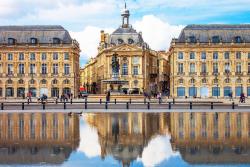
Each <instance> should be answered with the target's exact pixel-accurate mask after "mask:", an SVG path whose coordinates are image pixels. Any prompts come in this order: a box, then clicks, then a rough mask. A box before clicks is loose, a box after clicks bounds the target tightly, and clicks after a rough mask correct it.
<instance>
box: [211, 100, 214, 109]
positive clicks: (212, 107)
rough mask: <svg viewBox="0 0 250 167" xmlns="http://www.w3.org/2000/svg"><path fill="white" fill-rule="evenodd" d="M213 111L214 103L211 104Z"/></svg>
mask: <svg viewBox="0 0 250 167" xmlns="http://www.w3.org/2000/svg"><path fill="white" fill-rule="evenodd" d="M213 109H214V103H213V102H211V110H213Z"/></svg>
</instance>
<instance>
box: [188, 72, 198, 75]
mask: <svg viewBox="0 0 250 167" xmlns="http://www.w3.org/2000/svg"><path fill="white" fill-rule="evenodd" d="M189 75H197V72H189Z"/></svg>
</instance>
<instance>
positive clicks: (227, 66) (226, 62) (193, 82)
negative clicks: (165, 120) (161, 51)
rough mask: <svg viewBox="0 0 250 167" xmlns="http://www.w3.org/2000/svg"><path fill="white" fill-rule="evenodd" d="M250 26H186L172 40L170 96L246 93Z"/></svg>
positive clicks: (249, 88)
mask: <svg viewBox="0 0 250 167" xmlns="http://www.w3.org/2000/svg"><path fill="white" fill-rule="evenodd" d="M249 34H250V25H189V26H186V27H185V28H184V29H183V30H182V32H181V34H180V36H179V38H177V39H173V40H172V43H171V47H170V49H169V54H170V66H171V69H170V71H171V72H170V91H171V95H172V96H173V97H185V96H186V97H217V98H220V97H227V96H229V94H230V93H232V94H233V96H240V94H241V93H245V95H247V96H250V75H249V74H250V37H249Z"/></svg>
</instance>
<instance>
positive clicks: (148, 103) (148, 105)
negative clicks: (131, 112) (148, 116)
mask: <svg viewBox="0 0 250 167" xmlns="http://www.w3.org/2000/svg"><path fill="white" fill-rule="evenodd" d="M149 109H150V103H149V102H148V110H149Z"/></svg>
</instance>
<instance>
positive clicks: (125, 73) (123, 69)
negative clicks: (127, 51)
mask: <svg viewBox="0 0 250 167" xmlns="http://www.w3.org/2000/svg"><path fill="white" fill-rule="evenodd" d="M122 75H128V64H127V63H123V65H122Z"/></svg>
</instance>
